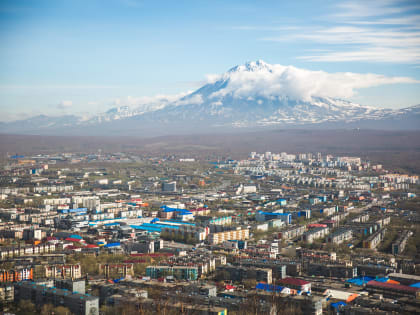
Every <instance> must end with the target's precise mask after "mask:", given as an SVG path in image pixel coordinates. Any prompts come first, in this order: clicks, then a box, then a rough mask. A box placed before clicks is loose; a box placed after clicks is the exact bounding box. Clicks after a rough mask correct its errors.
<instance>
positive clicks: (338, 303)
mask: <svg viewBox="0 0 420 315" xmlns="http://www.w3.org/2000/svg"><path fill="white" fill-rule="evenodd" d="M346 305H347V304H346V303H344V302H341V301H340V302H337V303H331V306H332V307H334V308H336V309H339V308H340V306H346Z"/></svg>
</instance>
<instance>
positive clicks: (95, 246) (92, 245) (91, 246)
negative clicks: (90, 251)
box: [86, 244, 99, 248]
mask: <svg viewBox="0 0 420 315" xmlns="http://www.w3.org/2000/svg"><path fill="white" fill-rule="evenodd" d="M86 247H87V248H98V247H99V246H98V245H95V244H87V245H86Z"/></svg>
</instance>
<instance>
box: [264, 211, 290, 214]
mask: <svg viewBox="0 0 420 315" xmlns="http://www.w3.org/2000/svg"><path fill="white" fill-rule="evenodd" d="M258 213H261V214H266V215H290V213H289V212H286V213H277V212H264V211H258Z"/></svg>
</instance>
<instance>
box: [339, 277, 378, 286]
mask: <svg viewBox="0 0 420 315" xmlns="http://www.w3.org/2000/svg"><path fill="white" fill-rule="evenodd" d="M374 279H375V278H373V277H367V276H365V277H358V278H352V279H348V280H347V281H346V282H348V283H352V284H354V285H358V286H362V285H363V284H365V283H368V282H369V281H371V280H374Z"/></svg>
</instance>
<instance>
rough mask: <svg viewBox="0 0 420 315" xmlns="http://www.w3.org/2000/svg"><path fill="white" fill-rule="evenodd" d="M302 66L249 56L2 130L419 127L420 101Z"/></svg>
mask: <svg viewBox="0 0 420 315" xmlns="http://www.w3.org/2000/svg"><path fill="white" fill-rule="evenodd" d="M305 71H306V70H302V69H297V68H294V67H291V66H288V67H284V66H281V65H270V64H267V63H265V62H263V61H256V62H250V63H247V64H245V65H240V66H236V67H234V68H232V69H230V70H229V71H227V72H226V73H224V74H222V75H218V76H215V77H214V78H213V80H212V81H210V82H208V83H207V84H205V85H204V86H202V87H201V88H199V89H197V90H196V91H194V92H192V93H189V94H186V95H184V96H180V97H176V98H173V99H171V98H165V97H163V98H158V99H156V100H154V101H150V102H149V103H144V102H143V103H142V104H140V105H139V106H120V107H116V108H112V109H110V110H108V111H107V112H105V113H102V114H99V115H97V116H95V117H92V118H91V119H88V120H82V119H80V118H78V117H75V116H63V117H47V116H38V117H35V118H32V119H28V120H24V121H17V122H12V123H3V124H0V132H3V133H35V134H36V133H38V134H79V135H83V134H87V133H88V134H90V135H103V134H117V135H142V136H151V135H164V134H177V133H178V134H183V133H202V132H209V131H212V132H219V131H226V130H231V131H232V130H243V129H247V130H249V129H261V128H296V127H298V128H302V127H304V128H371V129H420V105H417V106H413V107H409V108H405V109H399V110H391V109H384V108H376V107H370V106H363V105H359V104H355V103H352V102H349V101H346V100H343V99H339V98H334V97H330V96H328V95H326V94H332V95H341V94H346V93H348V91H347V90H346V87H344V88H343V87H342V86H341V85H345V84H342V83H340V80H339V79H337V81H338V82H337V83H336V85H335V83H334V82H333V84H331V82H329V81H328V80H327V81H328V82H327V83H325V82H326V81H325V79H322V77H323V76H325V74H323V73H321V72H308V71H306V72H305ZM307 73H309V75H308V74H307ZM345 75H346V74H345ZM302 77H303V79H302ZM318 81H319V82H318ZM330 81H331V80H330ZM340 84H341V85H340ZM335 89H336V90H339V91H338V92H337V91H335ZM350 92H351V91H350ZM63 127H66V128H63ZM68 127H71V128H68Z"/></svg>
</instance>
